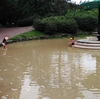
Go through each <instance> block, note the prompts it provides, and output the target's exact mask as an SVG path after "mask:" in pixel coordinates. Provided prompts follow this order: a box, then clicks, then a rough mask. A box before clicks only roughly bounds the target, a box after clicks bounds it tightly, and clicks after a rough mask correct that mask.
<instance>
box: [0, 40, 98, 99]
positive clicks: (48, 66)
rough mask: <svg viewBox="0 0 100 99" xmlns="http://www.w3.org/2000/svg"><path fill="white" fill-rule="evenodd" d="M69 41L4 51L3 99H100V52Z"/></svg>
mask: <svg viewBox="0 0 100 99" xmlns="http://www.w3.org/2000/svg"><path fill="white" fill-rule="evenodd" d="M67 43H68V39H50V40H37V41H26V42H18V43H13V44H9V45H7V48H8V49H7V50H3V49H2V48H1V47H0V99H100V51H99V50H87V49H77V48H72V47H68V46H67Z"/></svg>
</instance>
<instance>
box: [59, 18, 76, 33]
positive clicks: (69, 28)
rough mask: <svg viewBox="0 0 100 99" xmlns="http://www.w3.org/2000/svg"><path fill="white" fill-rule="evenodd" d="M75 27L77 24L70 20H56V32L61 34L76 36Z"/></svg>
mask: <svg viewBox="0 0 100 99" xmlns="http://www.w3.org/2000/svg"><path fill="white" fill-rule="evenodd" d="M77 27H78V26H77V22H76V21H75V20H74V19H72V18H70V19H66V18H64V19H62V20H58V22H57V31H58V32H61V33H70V34H76V32H77Z"/></svg>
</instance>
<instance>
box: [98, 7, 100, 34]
mask: <svg viewBox="0 0 100 99" xmlns="http://www.w3.org/2000/svg"><path fill="white" fill-rule="evenodd" d="M98 34H100V5H99V8H98Z"/></svg>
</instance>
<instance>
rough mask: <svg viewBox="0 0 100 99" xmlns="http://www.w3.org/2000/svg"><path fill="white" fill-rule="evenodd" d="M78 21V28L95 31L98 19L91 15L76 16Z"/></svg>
mask: <svg viewBox="0 0 100 99" xmlns="http://www.w3.org/2000/svg"><path fill="white" fill-rule="evenodd" d="M75 19H76V20H77V23H78V28H79V29H80V30H84V31H93V30H95V28H96V27H97V19H96V18H95V17H93V16H91V15H88V16H81V17H77V18H75Z"/></svg>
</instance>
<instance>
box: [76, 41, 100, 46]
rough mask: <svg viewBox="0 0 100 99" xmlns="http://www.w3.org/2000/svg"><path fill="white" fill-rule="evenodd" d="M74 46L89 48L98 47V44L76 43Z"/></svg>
mask: <svg viewBox="0 0 100 99" xmlns="http://www.w3.org/2000/svg"><path fill="white" fill-rule="evenodd" d="M75 45H79V46H89V47H100V44H97V43H96V44H94V43H79V42H76V43H75Z"/></svg>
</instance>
